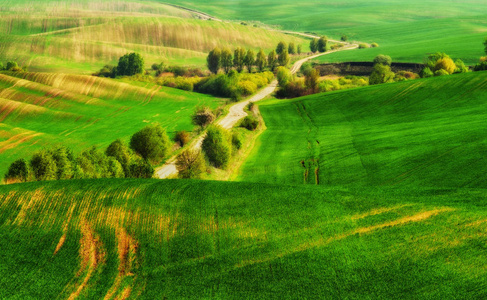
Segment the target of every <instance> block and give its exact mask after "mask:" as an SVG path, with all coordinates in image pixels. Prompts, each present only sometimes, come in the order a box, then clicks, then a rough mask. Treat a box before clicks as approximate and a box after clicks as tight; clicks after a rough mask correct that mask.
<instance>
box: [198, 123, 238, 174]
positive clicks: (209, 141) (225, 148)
mask: <svg viewBox="0 0 487 300" xmlns="http://www.w3.org/2000/svg"><path fill="white" fill-rule="evenodd" d="M201 148H202V149H203V151H204V152H205V155H206V157H207V158H208V161H209V162H210V164H212V165H213V166H214V167H216V168H221V169H225V168H226V167H227V166H228V162H229V160H230V156H231V147H230V142H229V137H228V133H227V131H226V130H225V129H223V128H221V127H217V126H211V127H209V128H208V131H207V133H206V137H205V138H204V140H203V144H202V145H201Z"/></svg>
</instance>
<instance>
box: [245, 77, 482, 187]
mask: <svg viewBox="0 0 487 300" xmlns="http://www.w3.org/2000/svg"><path fill="white" fill-rule="evenodd" d="M486 91H487V73H486V72H477V73H466V74H459V75H451V76H444V77H435V78H431V79H420V80H413V81H406V82H398V83H391V84H383V85H378V86H369V87H365V88H358V89H351V90H346V91H338V92H329V93H325V94H317V95H312V96H308V97H303V98H297V99H294V100H268V101H266V102H263V103H260V104H259V109H260V110H261V113H262V116H263V118H264V120H265V123H266V127H267V130H266V131H265V132H264V133H263V134H262V135H261V136H260V137H259V140H258V141H257V142H256V145H257V146H256V147H255V148H254V150H253V152H252V153H251V155H250V157H249V158H248V159H247V161H246V162H245V164H244V165H243V168H242V171H241V174H240V176H239V180H242V181H253V182H269V183H286V184H301V183H308V184H320V185H327V186H347V185H350V186H384V185H386V186H401V187H406V186H410V187H411V188H417V187H421V186H423V187H424V186H426V187H472V188H485V187H487V180H486V178H485V176H484V174H485V173H486V172H487V165H485V164H484V163H483V161H484V160H485V155H486V153H487V138H486V136H485V132H486V129H487V125H486V123H485V119H486V117H487V116H486V112H485V109H484V108H485V100H486V98H485V95H486Z"/></svg>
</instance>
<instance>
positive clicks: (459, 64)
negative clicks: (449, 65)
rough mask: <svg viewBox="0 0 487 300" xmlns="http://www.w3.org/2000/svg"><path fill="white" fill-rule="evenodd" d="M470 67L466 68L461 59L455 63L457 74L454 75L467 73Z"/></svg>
mask: <svg viewBox="0 0 487 300" xmlns="http://www.w3.org/2000/svg"><path fill="white" fill-rule="evenodd" d="M468 71H469V70H468V67H467V66H465V63H464V62H463V61H462V60H461V59H457V60H456V61H455V72H454V73H467V72H468Z"/></svg>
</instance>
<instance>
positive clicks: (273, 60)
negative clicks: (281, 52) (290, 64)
mask: <svg viewBox="0 0 487 300" xmlns="http://www.w3.org/2000/svg"><path fill="white" fill-rule="evenodd" d="M267 64H268V65H269V68H270V69H271V71H274V69H275V68H276V67H277V53H276V51H275V50H272V51H271V52H270V53H269V55H268V56H267Z"/></svg>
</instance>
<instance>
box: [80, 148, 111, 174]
mask: <svg viewBox="0 0 487 300" xmlns="http://www.w3.org/2000/svg"><path fill="white" fill-rule="evenodd" d="M77 164H78V166H79V167H80V169H81V174H82V175H81V176H82V178H106V177H107V174H108V157H107V156H106V155H105V154H104V153H101V152H100V151H98V149H97V148H96V147H92V148H91V149H89V150H86V151H83V153H81V155H80V156H78V160H77Z"/></svg>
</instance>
